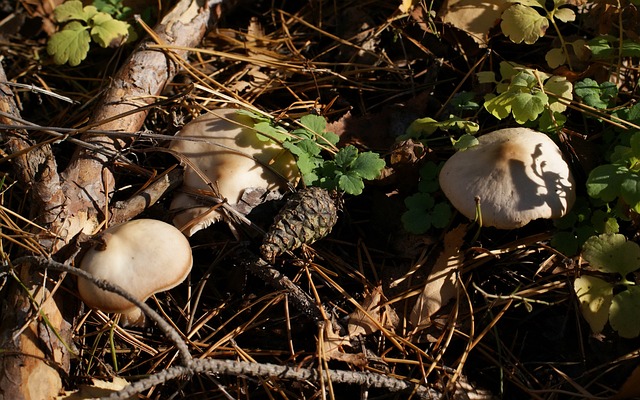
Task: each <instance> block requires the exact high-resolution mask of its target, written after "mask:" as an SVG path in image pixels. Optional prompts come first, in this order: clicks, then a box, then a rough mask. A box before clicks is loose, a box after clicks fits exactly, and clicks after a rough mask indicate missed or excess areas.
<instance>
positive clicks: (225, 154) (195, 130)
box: [169, 109, 299, 236]
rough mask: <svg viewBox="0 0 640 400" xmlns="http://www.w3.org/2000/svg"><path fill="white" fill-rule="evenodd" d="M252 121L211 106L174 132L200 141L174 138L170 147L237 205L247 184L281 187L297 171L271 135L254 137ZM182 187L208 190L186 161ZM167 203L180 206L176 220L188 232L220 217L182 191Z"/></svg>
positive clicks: (267, 189)
mask: <svg viewBox="0 0 640 400" xmlns="http://www.w3.org/2000/svg"><path fill="white" fill-rule="evenodd" d="M250 126H253V120H252V119H251V118H250V117H248V116H246V115H241V114H238V113H237V110H234V109H217V110H213V111H211V112H209V113H207V114H204V115H202V116H200V117H198V118H196V119H194V120H193V121H191V122H189V123H188V124H186V125H185V126H184V127H183V128H182V130H181V131H180V132H179V133H178V134H177V137H181V138H197V139H199V141H190V140H174V141H173V142H172V143H171V145H170V146H169V148H170V149H171V150H174V151H176V152H178V153H181V154H182V155H184V156H185V157H187V158H188V159H189V161H190V162H191V163H193V164H194V165H195V166H196V167H197V168H198V169H199V170H200V171H202V172H203V173H204V174H205V175H206V176H207V177H208V178H209V180H210V181H211V182H212V183H213V184H214V185H215V187H216V188H217V189H218V192H219V194H220V196H222V197H223V198H225V199H227V201H228V202H229V203H230V204H231V205H235V204H236V203H237V202H238V201H239V200H240V198H241V197H242V194H243V192H244V190H245V189H247V188H258V189H263V190H266V191H271V190H275V189H284V188H286V186H287V184H288V182H289V181H291V182H294V181H296V180H297V179H298V175H299V172H298V169H297V166H296V162H295V159H294V157H293V155H292V154H291V153H290V152H289V151H288V150H285V149H283V148H282V147H281V146H279V145H278V144H277V143H274V142H273V141H271V140H268V141H261V140H260V139H258V136H257V132H256V131H255V130H254V129H252V128H248V127H250ZM203 140H204V141H203ZM256 160H257V161H256ZM267 166H268V167H267ZM274 171H275V172H274ZM183 187H184V188H186V189H188V190H190V191H194V190H196V191H197V190H202V191H205V192H210V191H211V188H210V187H209V186H208V185H207V183H206V182H205V181H204V180H203V179H202V178H201V177H200V176H199V175H198V173H197V172H196V171H194V170H193V169H192V168H190V167H189V165H186V166H185V173H184V183H183ZM188 190H187V191H188ZM171 209H172V210H175V211H178V212H179V213H178V214H177V215H176V217H175V219H174V221H173V222H174V225H176V226H177V227H178V228H179V229H181V230H183V232H184V233H185V234H186V235H187V236H191V235H192V234H194V233H195V232H196V231H198V230H200V229H202V228H205V227H206V226H208V225H209V224H211V223H213V222H216V221H218V220H220V218H221V215H220V213H219V212H217V211H211V208H210V207H208V206H204V205H202V204H201V203H199V202H198V201H197V200H196V199H195V198H193V197H192V196H189V195H188V194H186V193H177V194H176V195H175V197H174V199H173V201H172V203H171Z"/></svg>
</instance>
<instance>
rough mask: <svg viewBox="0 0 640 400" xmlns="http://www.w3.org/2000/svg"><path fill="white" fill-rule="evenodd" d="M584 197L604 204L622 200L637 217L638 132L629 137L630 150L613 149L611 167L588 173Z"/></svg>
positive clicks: (639, 196)
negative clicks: (601, 201) (589, 197)
mask: <svg viewBox="0 0 640 400" xmlns="http://www.w3.org/2000/svg"><path fill="white" fill-rule="evenodd" d="M587 193H588V194H589V196H591V197H593V198H596V199H600V200H603V201H605V202H611V201H613V200H616V199H621V200H623V201H624V202H625V203H626V204H627V205H628V206H629V208H630V209H631V210H633V211H635V212H636V213H640V132H636V133H635V134H633V135H632V136H631V138H630V141H629V146H623V145H618V146H616V147H615V149H614V151H613V154H612V155H611V163H610V164H603V165H600V166H597V167H596V168H594V169H593V170H591V172H590V173H589V177H588V178H587Z"/></svg>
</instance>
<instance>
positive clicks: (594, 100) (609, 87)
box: [574, 78, 618, 109]
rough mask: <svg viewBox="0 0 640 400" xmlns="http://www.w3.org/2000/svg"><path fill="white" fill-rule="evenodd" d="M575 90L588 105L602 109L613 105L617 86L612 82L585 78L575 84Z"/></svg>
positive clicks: (616, 94)
mask: <svg viewBox="0 0 640 400" xmlns="http://www.w3.org/2000/svg"><path fill="white" fill-rule="evenodd" d="M574 90H575V92H576V94H577V95H578V97H580V98H581V99H582V101H584V103H585V104H586V105H588V106H591V107H594V108H599V109H604V108H609V107H612V106H613V105H614V101H615V98H616V96H618V87H617V86H616V84H615V83H613V82H609V81H607V82H602V83H600V84H598V82H596V81H594V80H593V79H591V78H585V79H583V80H581V81H579V82H576V84H575V89H574Z"/></svg>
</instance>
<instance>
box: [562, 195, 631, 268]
mask: <svg viewBox="0 0 640 400" xmlns="http://www.w3.org/2000/svg"><path fill="white" fill-rule="evenodd" d="M554 226H555V227H556V229H557V230H556V232H555V233H554V234H553V236H552V238H551V246H552V247H553V248H555V249H556V250H558V251H559V252H561V253H562V254H564V255H565V256H567V257H572V256H574V255H576V254H578V252H579V250H580V249H581V248H582V245H583V244H584V243H585V242H586V241H587V239H589V238H590V237H591V236H594V235H597V234H600V233H618V230H619V228H620V227H619V225H618V219H617V218H616V214H615V212H614V210H612V209H610V208H609V207H608V205H606V204H605V205H604V206H602V205H601V206H597V205H595V204H592V202H589V201H587V200H586V199H585V198H578V199H577V200H576V204H574V206H573V208H572V209H571V211H570V212H569V213H567V215H565V216H564V217H562V218H559V219H557V220H555V221H554Z"/></svg>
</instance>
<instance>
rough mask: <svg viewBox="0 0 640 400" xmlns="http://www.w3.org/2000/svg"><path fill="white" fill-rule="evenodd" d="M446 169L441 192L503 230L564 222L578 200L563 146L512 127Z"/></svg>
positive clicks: (460, 155)
mask: <svg viewBox="0 0 640 400" xmlns="http://www.w3.org/2000/svg"><path fill="white" fill-rule="evenodd" d="M478 141H479V142H480V143H479V144H478V145H477V146H474V147H471V148H468V149H466V150H464V151H459V152H457V153H456V154H454V155H453V156H452V157H451V158H449V160H447V162H446V163H445V164H444V166H443V168H442V171H441V172H440V177H439V181H440V187H441V188H442V191H443V192H444V194H445V195H446V196H447V198H448V199H449V201H451V203H452V204H453V206H454V207H455V208H456V209H458V211H460V212H461V213H462V214H463V215H465V216H466V217H467V218H469V219H474V218H475V216H476V210H477V208H478V207H477V206H478V204H479V206H480V212H481V216H482V223H483V225H486V226H494V227H496V228H500V229H515V228H519V227H522V226H524V225H526V224H527V223H529V222H530V221H532V220H535V219H538V218H560V217H562V216H563V215H565V214H566V213H567V212H568V211H569V210H570V209H571V207H572V206H573V203H574V201H575V188H574V186H575V185H574V181H573V177H572V175H571V171H570V169H569V165H567V163H566V162H565V160H564V159H563V157H562V152H561V151H560V149H559V148H558V146H557V145H556V144H555V143H554V142H553V140H551V139H550V138H549V137H548V136H547V135H545V134H544V133H540V132H536V131H534V130H531V129H527V128H507V129H501V130H498V131H495V132H491V133H488V134H486V135H483V136H480V137H479V138H478Z"/></svg>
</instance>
